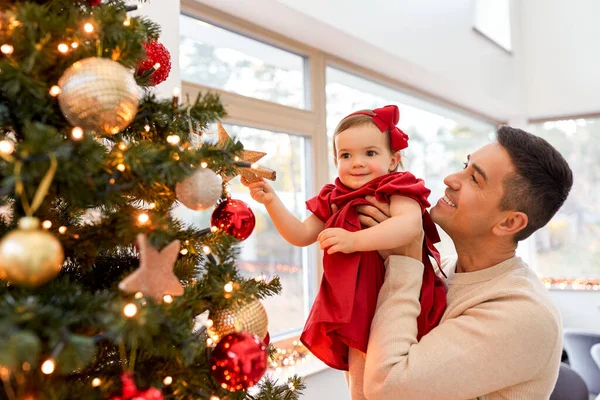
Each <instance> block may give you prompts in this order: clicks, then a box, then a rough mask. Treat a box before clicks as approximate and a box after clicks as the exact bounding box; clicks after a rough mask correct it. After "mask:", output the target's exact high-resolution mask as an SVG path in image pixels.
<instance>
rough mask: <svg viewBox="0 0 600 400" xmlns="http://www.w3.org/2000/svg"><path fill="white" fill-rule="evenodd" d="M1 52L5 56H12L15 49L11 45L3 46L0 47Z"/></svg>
mask: <svg viewBox="0 0 600 400" xmlns="http://www.w3.org/2000/svg"><path fill="white" fill-rule="evenodd" d="M0 51H1V52H2V53H3V54H6V55H10V54H12V53H13V51H15V48H14V47H12V46H11V45H10V44H3V45H2V46H1V47H0Z"/></svg>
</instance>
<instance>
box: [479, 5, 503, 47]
mask: <svg viewBox="0 0 600 400" xmlns="http://www.w3.org/2000/svg"><path fill="white" fill-rule="evenodd" d="M474 28H475V31H477V32H478V33H480V34H482V35H484V36H485V37H486V38H488V39H490V40H491V41H492V42H494V43H495V44H497V45H498V46H500V47H501V48H503V49H504V50H506V51H509V52H510V51H511V50H512V41H511V33H510V29H511V28H510V0H475V26H474Z"/></svg>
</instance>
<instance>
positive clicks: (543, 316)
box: [353, 127, 573, 400]
mask: <svg viewBox="0 0 600 400" xmlns="http://www.w3.org/2000/svg"><path fill="white" fill-rule="evenodd" d="M572 182H573V177H572V173H571V170H570V168H569V166H568V164H567V162H566V161H565V160H564V158H563V157H562V156H561V155H560V154H559V153H558V151H557V150H556V149H554V148H553V147H552V146H551V145H550V144H548V143H547V142H546V141H545V140H543V139H541V138H539V137H536V136H534V135H531V134H529V133H527V132H524V131H522V130H519V129H514V128H510V127H502V128H500V129H499V130H498V132H497V142H494V143H491V144H489V145H487V146H485V147H483V148H481V149H479V150H477V151H476V152H475V153H473V154H471V155H470V157H469V158H468V161H467V162H466V163H465V169H464V170H463V171H461V172H457V173H455V174H453V175H450V176H448V177H447V178H446V179H445V180H444V183H445V184H446V185H447V189H446V192H445V195H444V197H443V198H442V199H440V200H439V201H438V202H437V204H436V205H435V206H434V207H433V208H432V209H431V216H432V218H433V220H434V221H435V222H436V223H437V224H438V225H439V226H440V228H442V229H443V230H444V231H446V233H448V235H449V236H450V237H451V238H452V240H453V242H454V245H455V247H456V252H457V257H454V258H452V259H446V260H445V261H444V263H443V266H442V267H443V269H444V270H445V272H446V275H447V276H448V279H447V284H448V295H447V300H448V306H447V309H446V311H445V313H444V316H443V318H442V320H441V322H440V324H439V325H438V326H437V327H436V328H434V329H433V330H432V331H431V332H430V333H428V334H427V335H425V336H424V337H423V338H422V339H421V341H420V342H417V316H418V315H419V312H420V308H419V290H420V287H421V280H422V275H423V264H422V263H421V259H420V257H421V254H420V249H421V247H420V243H416V244H415V245H414V246H408V247H407V248H404V249H398V250H397V251H396V252H395V254H403V256H401V255H391V256H389V257H387V260H386V276H385V282H384V285H383V287H382V289H381V291H380V293H379V297H378V303H377V312H376V314H375V318H374V320H373V322H372V325H371V335H370V339H369V345H368V350H367V355H366V364H365V369H364V382H362V383H363V387H364V389H363V390H364V396H365V397H366V398H367V399H369V400H378V399H410V400H417V399H427V400H433V399H444V400H450V399H486V400H494V399H527V400H534V399H548V398H549V396H550V394H551V392H552V389H553V388H554V384H555V382H556V379H557V376H558V369H559V365H560V357H561V351H562V327H561V320H560V315H559V312H558V310H557V308H556V307H555V306H554V304H553V303H552V300H551V299H550V295H549V293H548V292H547V290H546V289H545V287H544V286H543V285H542V284H541V282H540V280H539V279H538V277H537V276H536V274H535V273H534V272H533V271H532V270H531V269H529V267H527V265H526V264H525V263H523V261H522V260H521V259H519V258H518V257H516V256H515V250H516V248H517V243H518V241H520V240H523V239H525V238H527V237H529V236H530V235H531V234H532V233H533V232H535V231H536V230H537V229H539V228H541V227H542V226H544V225H545V224H546V223H548V221H549V220H550V219H551V218H552V216H553V215H554V214H555V213H556V211H558V209H559V208H560V207H561V206H562V204H563V203H564V201H565V199H566V198H567V195H568V193H569V191H570V189H571V186H572ZM372 203H373V204H374V205H375V206H376V207H377V208H375V207H366V208H364V209H363V210H361V212H362V213H363V214H364V215H363V217H362V222H363V224H364V225H365V226H372V225H373V224H376V223H378V222H381V221H382V220H383V219H385V218H387V215H389V207H388V206H387V205H385V204H381V203H377V202H375V201H374V200H373V201H372ZM382 256H384V257H385V256H386V254H382ZM361 378H362V377H354V379H361ZM356 398H362V396H357V395H356V394H353V399H356Z"/></svg>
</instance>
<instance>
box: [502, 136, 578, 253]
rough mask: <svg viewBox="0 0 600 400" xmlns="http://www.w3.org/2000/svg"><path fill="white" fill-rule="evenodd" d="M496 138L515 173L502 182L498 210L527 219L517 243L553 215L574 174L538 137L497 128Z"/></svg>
mask: <svg viewBox="0 0 600 400" xmlns="http://www.w3.org/2000/svg"><path fill="white" fill-rule="evenodd" d="M496 137H497V139H498V143H499V144H500V145H501V146H502V147H503V148H504V149H505V150H506V151H507V152H508V154H509V156H510V159H511V161H512V163H513V165H514V167H515V173H512V174H510V176H508V177H507V178H505V179H504V195H503V196H502V199H501V200H500V208H501V209H502V210H516V211H521V212H523V213H525V214H527V217H528V223H527V226H526V227H525V228H524V229H523V230H521V231H519V232H518V233H517V234H516V235H515V241H517V242H518V241H519V240H523V239H526V238H528V237H529V236H530V235H531V234H532V233H533V232H535V231H537V230H538V229H540V228H541V227H542V226H544V225H546V224H547V223H548V221H550V219H551V218H552V217H553V216H554V214H556V212H557V211H558V209H559V208H560V207H561V206H562V205H563V203H564V202H565V200H566V199H567V196H568V195H569V191H570V190H571V186H573V173H572V172H571V168H569V164H567V161H566V160H565V159H564V158H563V156H562V155H561V154H560V153H559V152H558V150H556V149H555V148H554V147H553V146H552V145H551V144H550V143H548V142H547V141H545V140H544V139H542V138H541V137H538V136H535V135H532V134H531V133H527V132H525V131H523V130H521V129H516V128H511V127H510V126H503V127H501V128H500V129H498V131H497V132H496Z"/></svg>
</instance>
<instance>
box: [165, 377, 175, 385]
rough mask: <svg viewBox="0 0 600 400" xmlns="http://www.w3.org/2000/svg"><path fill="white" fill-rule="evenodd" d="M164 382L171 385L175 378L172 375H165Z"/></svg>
mask: <svg viewBox="0 0 600 400" xmlns="http://www.w3.org/2000/svg"><path fill="white" fill-rule="evenodd" d="M163 383H164V384H165V385H166V386H169V385H170V384H171V383H173V378H172V377H170V376H165V379H163Z"/></svg>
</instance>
